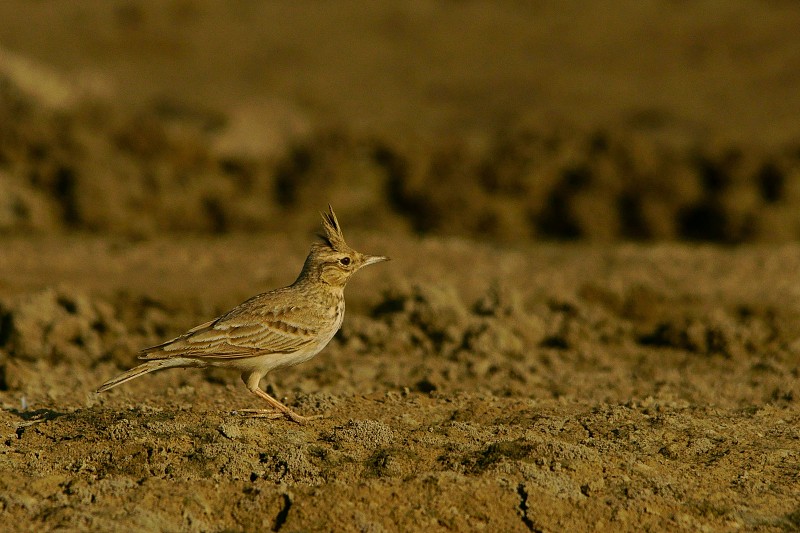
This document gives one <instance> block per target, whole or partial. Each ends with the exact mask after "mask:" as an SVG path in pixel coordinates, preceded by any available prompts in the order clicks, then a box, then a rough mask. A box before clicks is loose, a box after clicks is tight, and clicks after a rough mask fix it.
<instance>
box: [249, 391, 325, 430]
mask: <svg viewBox="0 0 800 533" xmlns="http://www.w3.org/2000/svg"><path fill="white" fill-rule="evenodd" d="M252 392H253V394H255V395H256V396H259V397H261V398H264V399H265V400H266V401H267V403H269V404H270V405H271V406H272V407H274V408H275V409H277V410H278V411H280V412H281V413H283V415H284V416H285V417H286V418H288V419H289V420H291V421H292V422H296V423H298V424H305V423H306V422H310V421H311V420H316V419H318V418H322V416H321V415H315V416H303V415H298V414H297V413H295V412H294V411H292V410H291V409H289V408H288V407H286V406H285V405H283V404H282V403H281V402H279V401H278V400H276V399H275V398H273V397H272V396H270V395H269V394H267V393H266V392H264V391H263V390H261V389H260V388H256V390H254V391H252Z"/></svg>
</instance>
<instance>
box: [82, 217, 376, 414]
mask: <svg viewBox="0 0 800 533" xmlns="http://www.w3.org/2000/svg"><path fill="white" fill-rule="evenodd" d="M328 209H329V212H328V213H323V215H322V226H323V229H324V230H325V233H324V235H320V237H321V239H322V240H321V242H315V243H314V244H312V245H311V251H310V252H309V254H308V257H307V258H306V262H305V264H304V265H303V270H302V271H301V272H300V275H299V276H298V277H297V280H296V281H295V282H294V283H292V284H291V285H289V286H288V287H284V288H282V289H276V290H273V291H269V292H265V293H263V294H259V295H258V296H254V297H252V298H250V299H249V300H247V301H245V302H243V303H241V304H239V305H238V306H236V307H234V308H233V309H232V310H230V311H229V312H227V313H225V314H224V315H222V316H220V317H218V318H215V319H214V320H212V321H210V322H206V323H205V324H201V325H199V326H197V327H195V328H193V329H190V330H189V331H187V332H186V333H184V334H183V335H181V336H179V337H176V338H174V339H172V340H169V341H167V342H165V343H162V344H159V345H156V346H152V347H150V348H146V349H144V350H142V352H141V353H140V355H139V359H144V360H146V361H147V362H145V363H142V364H141V365H139V366H137V367H135V368H132V369H130V370H128V371H127V372H124V373H122V374H120V375H119V376H117V377H115V378H114V379H111V380H109V381H107V382H106V383H104V384H103V385H102V386H101V387H100V388H99V389H97V392H103V391H106V390H108V389H111V388H113V387H116V386H117V385H120V384H122V383H125V382H126V381H130V380H131V379H134V378H137V377H139V376H141V375H144V374H147V373H149V372H153V371H155V370H161V369H165V368H190V367H195V368H205V367H222V368H231V369H234V370H238V371H240V372H241V373H242V380H243V381H244V383H245V385H247V388H248V389H249V390H250V391H251V392H252V393H253V394H256V395H257V396H259V397H261V398H263V399H264V400H266V401H267V402H268V403H269V404H270V406H271V407H272V408H273V411H270V412H268V413H266V416H269V417H277V416H286V417H287V418H289V419H290V420H293V421H295V422H298V423H304V422H306V421H308V420H309V418H307V417H304V416H301V415H298V414H297V413H295V412H294V411H292V410H291V409H289V408H288V407H286V406H285V405H283V404H282V403H281V402H279V401H278V400H276V399H275V398H273V397H271V396H270V395H268V394H267V393H266V392H264V391H263V390H261V388H260V386H259V383H260V382H261V379H262V378H263V377H264V376H265V375H267V373H268V372H270V371H271V370H274V369H276V368H282V367H287V366H292V365H296V364H299V363H302V362H304V361H308V360H309V359H311V358H312V357H314V356H315V355H316V354H317V353H319V352H320V351H321V350H322V349H323V348H324V347H325V345H327V344H328V342H329V341H330V340H331V339H332V338H333V336H334V334H336V332H337V331H338V330H339V328H340V327H341V325H342V320H343V319H344V287H345V285H346V284H347V281H348V280H349V279H350V277H351V276H352V275H353V274H354V273H356V272H357V271H358V270H359V269H361V268H363V267H365V266H367V265H371V264H373V263H378V262H380V261H386V260H387V259H388V258H387V257H383V256H372V255H366V254H362V253H359V252H357V251H355V250H353V249H352V248H350V246H348V245H347V243H346V242H345V240H344V236H343V235H342V230H341V228H340V227H339V222H338V220H337V219H336V214H334V212H333V209H332V208H331V207H330V206H328ZM274 410H277V412H276V411H274Z"/></svg>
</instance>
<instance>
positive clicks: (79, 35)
mask: <svg viewBox="0 0 800 533" xmlns="http://www.w3.org/2000/svg"><path fill="white" fill-rule="evenodd" d="M798 27H800V4H798V3H797V2H795V1H791V0H771V1H767V0H738V1H730V0H700V1H696V2H685V1H679V0H651V1H641V0H622V1H615V2H602V1H578V2H569V3H562V2H539V1H535V2H534V1H532V2H522V1H514V0H500V1H494V2H481V1H470V0H440V1H433V0H414V1H411V2H388V1H373V2H355V1H346V0H340V1H336V2H308V1H299V2H291V3H290V2H255V1H250V0H235V1H233V0H232V1H228V2H214V1H210V0H164V1H162V0H150V1H146V0H143V1H133V0H115V1H108V0H91V1H90V0H85V1H82V2H71V1H66V0H64V1H27V0H26V1H6V2H2V3H0V232H3V233H5V234H24V233H26V232H28V233H32V234H33V233H47V232H56V233H61V232H73V231H80V232H91V233H109V234H113V235H120V236H124V237H132V238H150V237H153V236H156V235H158V234H162V233H181V232H188V233H199V234H212V233H213V234H216V233H229V232H261V231H276V230H281V229H285V228H286V227H296V228H298V230H302V231H310V230H312V229H315V228H316V224H317V220H316V217H313V216H312V217H309V215H308V213H309V211H311V212H315V211H318V210H320V209H323V208H324V207H325V206H326V204H327V203H328V202H330V203H332V204H333V205H334V206H335V207H336V209H337V212H339V215H340V217H344V218H346V219H347V220H348V225H349V226H355V225H362V226H368V227H370V228H373V229H375V230H378V231H382V232H387V233H388V234H392V233H395V232H397V233H405V234H430V233H436V234H444V235H463V236H467V237H470V238H477V239H484V240H491V241H495V242H500V243H505V244H514V243H522V242H529V241H539V240H562V239H566V240H590V241H605V242H611V241H618V240H636V241H661V240H692V241H710V242H721V243H741V242H752V241H769V242H781V241H787V240H795V239H797V238H798V236H800V46H797V28H798Z"/></svg>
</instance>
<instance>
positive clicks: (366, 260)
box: [361, 255, 389, 267]
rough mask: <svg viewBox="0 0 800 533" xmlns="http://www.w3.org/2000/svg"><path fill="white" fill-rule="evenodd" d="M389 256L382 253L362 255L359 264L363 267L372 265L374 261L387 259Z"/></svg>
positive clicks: (378, 261)
mask: <svg viewBox="0 0 800 533" xmlns="http://www.w3.org/2000/svg"><path fill="white" fill-rule="evenodd" d="M388 260H389V258H388V257H385V256H383V255H363V256H362V257H361V261H362V263H361V266H362V267H365V266H367V265H374V264H375V263H380V262H381V261H388Z"/></svg>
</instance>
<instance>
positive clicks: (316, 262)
mask: <svg viewBox="0 0 800 533" xmlns="http://www.w3.org/2000/svg"><path fill="white" fill-rule="evenodd" d="M322 229H323V233H320V234H319V237H320V241H319V242H315V243H314V244H312V245H311V251H310V252H309V254H308V257H307V258H306V262H305V264H304V265H303V271H302V272H301V273H300V278H298V281H299V280H300V279H303V278H304V277H305V276H311V277H312V278H313V279H316V280H318V281H322V282H324V283H327V284H328V285H331V286H334V287H344V286H345V284H347V281H348V280H349V279H350V276H352V275H353V274H355V273H356V272H358V271H359V270H360V269H362V268H364V267H365V266H367V265H372V264H374V263H380V262H381V261H388V260H389V258H388V257H384V256H380V255H367V254H362V253H361V252H357V251H355V250H354V249H352V248H351V247H350V246H348V245H347V243H346V242H345V240H344V235H343V234H342V228H341V227H340V226H339V221H338V220H337V219H336V213H334V212H333V208H332V207H331V206H328V212H327V213H322Z"/></svg>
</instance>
